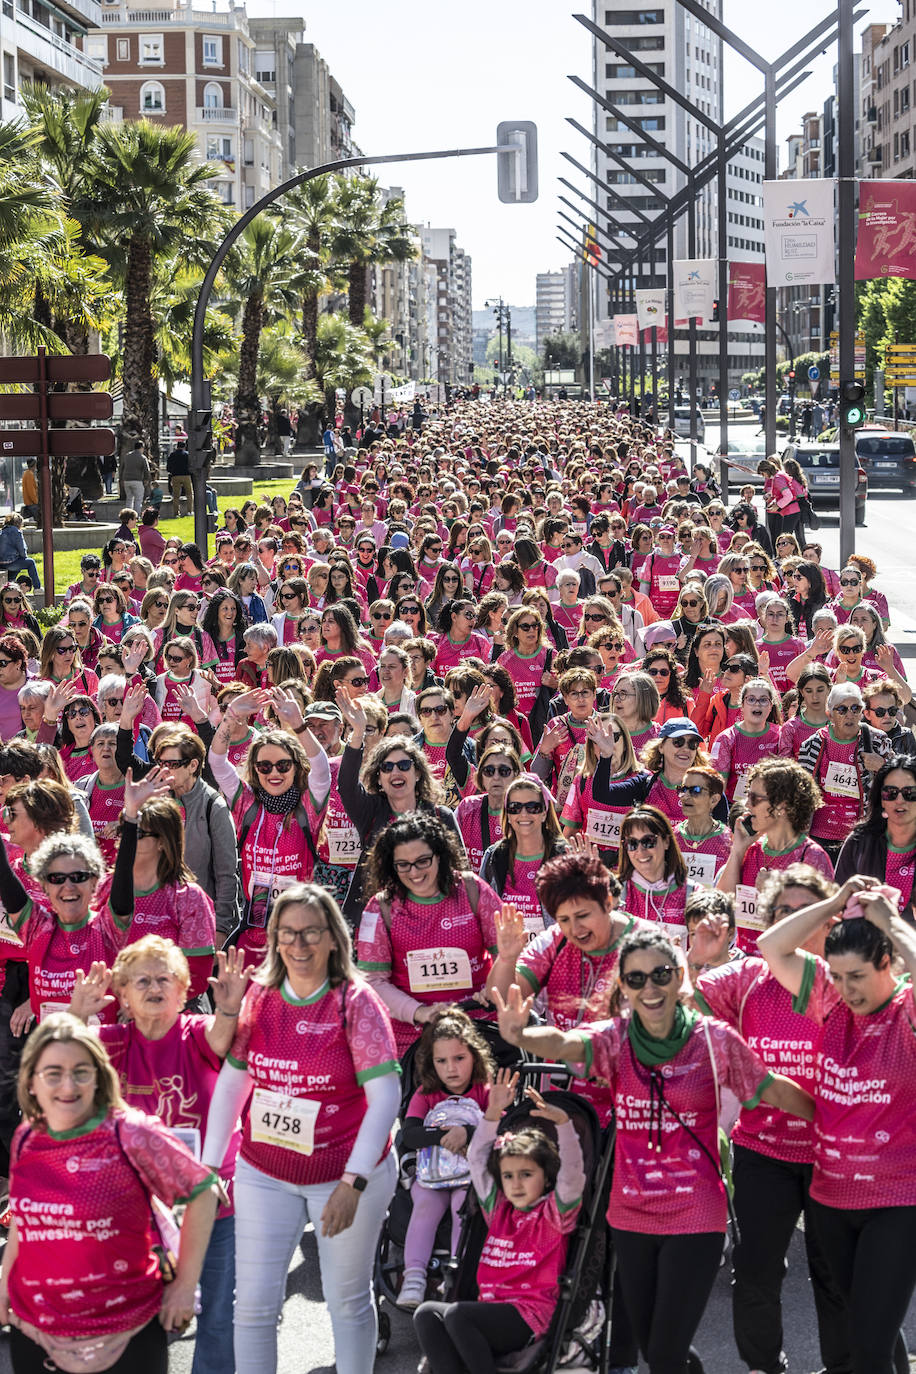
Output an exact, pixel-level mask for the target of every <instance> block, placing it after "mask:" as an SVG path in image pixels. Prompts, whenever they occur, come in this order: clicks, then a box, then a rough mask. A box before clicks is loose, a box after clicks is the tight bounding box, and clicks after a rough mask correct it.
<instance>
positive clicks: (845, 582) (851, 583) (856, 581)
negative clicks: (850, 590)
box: [840, 577, 862, 587]
mask: <svg viewBox="0 0 916 1374" xmlns="http://www.w3.org/2000/svg"><path fill="white" fill-rule="evenodd" d="M861 585H862V579H861V578H860V577H841V578H840V586H841V587H861Z"/></svg>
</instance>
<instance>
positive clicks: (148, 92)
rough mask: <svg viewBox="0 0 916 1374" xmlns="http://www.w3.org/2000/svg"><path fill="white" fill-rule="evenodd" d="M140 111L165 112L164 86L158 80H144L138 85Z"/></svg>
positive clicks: (150, 112) (143, 112) (148, 112)
mask: <svg viewBox="0 0 916 1374" xmlns="http://www.w3.org/2000/svg"><path fill="white" fill-rule="evenodd" d="M140 113H141V114H165V87H164V86H163V85H162V83H161V82H159V81H145V82H144V83H143V85H142V86H141V87H140Z"/></svg>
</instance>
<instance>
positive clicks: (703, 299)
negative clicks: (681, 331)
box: [674, 258, 719, 327]
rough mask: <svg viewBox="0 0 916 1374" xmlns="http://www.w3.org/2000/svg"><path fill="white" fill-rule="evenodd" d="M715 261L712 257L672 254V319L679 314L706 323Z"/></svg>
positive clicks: (709, 316)
mask: <svg viewBox="0 0 916 1374" xmlns="http://www.w3.org/2000/svg"><path fill="white" fill-rule="evenodd" d="M718 275H719V263H718V260H717V259H716V258H680V259H678V258H675V261H674V317H675V318H674V323H675V327H677V325H678V323H679V321H680V317H681V316H685V317H686V319H688V320H699V322H700V323H701V324H707V323H708V322H709V321H710V320H711V319H712V312H713V303H714V301H715V299H716V290H717V281H718Z"/></svg>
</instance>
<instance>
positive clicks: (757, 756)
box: [710, 725, 779, 802]
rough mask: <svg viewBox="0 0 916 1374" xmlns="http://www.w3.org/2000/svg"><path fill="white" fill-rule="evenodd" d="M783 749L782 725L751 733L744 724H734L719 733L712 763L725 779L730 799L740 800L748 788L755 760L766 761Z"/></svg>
mask: <svg viewBox="0 0 916 1374" xmlns="http://www.w3.org/2000/svg"><path fill="white" fill-rule="evenodd" d="M778 752H779V726H778V725H771V726H769V727H768V728H767V729H766V730H764V731H763V733H762V734H759V735H751V734H749V733H748V732H747V730H745V728H744V726H743V725H730V726H729V727H728V729H727V730H723V731H722V733H721V735H717V736H716V738H715V742H714V744H713V746H712V749H711V750H710V758H711V759H712V766H713V768H715V770H716V772H717V773H721V774H722V776H723V778H724V779H725V795H726V797H727V798H728V800H729V802H733V801H736V800H738V801H740V799H741V798H742V797H743V796H744V793H745V791H746V790H747V775H748V773H749V772H750V771H751V769H752V768H753V766H754V764H755V763H763V762H764V760H765V759H771V758H774V757H775V756H776V754H777V753H778Z"/></svg>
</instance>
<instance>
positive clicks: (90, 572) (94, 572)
mask: <svg viewBox="0 0 916 1374" xmlns="http://www.w3.org/2000/svg"><path fill="white" fill-rule="evenodd" d="M83 576H84V577H101V572H100V570H99V569H98V568H86V569H85V570H84V572H83Z"/></svg>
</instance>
